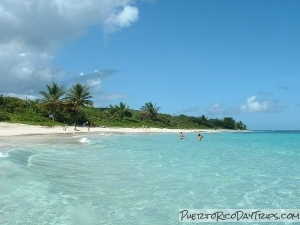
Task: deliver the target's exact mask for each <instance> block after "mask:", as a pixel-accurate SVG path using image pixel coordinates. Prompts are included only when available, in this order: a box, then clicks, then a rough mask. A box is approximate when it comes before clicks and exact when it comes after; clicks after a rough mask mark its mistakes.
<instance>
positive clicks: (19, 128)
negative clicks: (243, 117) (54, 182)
mask: <svg viewBox="0 0 300 225" xmlns="http://www.w3.org/2000/svg"><path fill="white" fill-rule="evenodd" d="M226 131H227V132H228V131H230V130H209V129H196V130H191V129H165V128H149V127H148V128H142V127H139V128H118V127H91V128H90V132H91V133H92V132H109V133H146V132H147V133H179V132H184V133H189V132H214V133H215V132H226ZM73 133H74V126H67V127H66V129H64V128H63V127H62V126H55V127H51V128H50V127H45V126H34V125H26V124H19V123H7V122H0V136H2V137H3V136H16V135H33V134H73ZM75 133H88V127H77V131H75Z"/></svg>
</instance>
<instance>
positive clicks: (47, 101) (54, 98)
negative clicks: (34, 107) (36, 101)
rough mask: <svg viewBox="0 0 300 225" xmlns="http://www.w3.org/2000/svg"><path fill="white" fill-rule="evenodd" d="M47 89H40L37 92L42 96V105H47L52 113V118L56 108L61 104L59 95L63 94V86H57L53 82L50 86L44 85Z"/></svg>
mask: <svg viewBox="0 0 300 225" xmlns="http://www.w3.org/2000/svg"><path fill="white" fill-rule="evenodd" d="M46 87H47V91H40V92H39V93H40V94H41V95H43V96H44V98H43V99H41V103H42V106H47V107H49V109H50V113H51V114H52V119H53V120H54V118H55V113H56V110H57V108H58V107H59V106H60V105H61V103H62V102H61V97H62V96H63V95H64V94H65V91H64V87H59V86H58V85H57V84H56V83H55V82H53V83H52V86H49V85H46Z"/></svg>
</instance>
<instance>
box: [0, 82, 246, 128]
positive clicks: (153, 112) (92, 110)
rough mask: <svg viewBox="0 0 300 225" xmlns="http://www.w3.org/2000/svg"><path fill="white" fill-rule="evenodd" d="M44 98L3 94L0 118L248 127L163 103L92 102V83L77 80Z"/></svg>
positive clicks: (46, 93) (49, 89)
mask: <svg viewBox="0 0 300 225" xmlns="http://www.w3.org/2000/svg"><path fill="white" fill-rule="evenodd" d="M39 93H40V94H41V99H37V100H30V99H25V100H24V99H19V98H16V97H9V96H5V97H4V96H3V95H0V121H6V122H12V123H25V124H33V125H42V126H53V125H63V124H68V125H74V124H75V125H76V126H80V125H82V124H83V123H85V122H86V121H90V123H91V124H92V125H93V126H96V127H99V126H105V127H142V126H147V127H158V128H181V129H234V130H245V129H247V127H246V125H245V124H243V122H241V121H238V122H236V121H235V120H234V119H233V118H232V117H224V118H223V119H217V118H214V119H211V118H207V117H206V116H204V115H202V116H199V117H194V116H186V115H183V114H181V115H173V116H172V115H169V114H162V113H159V110H160V108H161V107H159V106H157V105H156V104H153V103H152V102H147V103H145V104H144V105H143V106H141V108H140V109H139V110H136V109H130V108H129V106H126V104H125V103H123V102H120V103H119V105H109V106H108V107H106V108H99V107H94V106H93V101H92V100H91V99H92V96H91V95H90V92H89V87H86V86H83V85H81V84H78V83H77V84H75V85H73V86H72V87H71V88H70V89H68V90H67V91H65V90H64V87H59V86H58V85H57V84H56V83H52V85H51V86H49V85H46V90H44V91H40V92H39Z"/></svg>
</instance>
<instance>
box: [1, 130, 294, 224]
mask: <svg viewBox="0 0 300 225" xmlns="http://www.w3.org/2000/svg"><path fill="white" fill-rule="evenodd" d="M202 135H203V136H204V139H202V141H198V140H197V133H186V134H185V137H186V138H185V139H184V140H179V138H178V134H103V133H90V134H80V135H78V136H71V135H63V134H62V135H34V136H22V137H0V146H1V150H0V151H1V153H0V179H1V184H0V199H1V201H0V224H1V225H5V224H22V225H24V224H25V225H26V224H30V225H32V224H37V225H40V224H155V225H160V224H164V225H165V224H182V223H180V222H179V221H178V218H179V216H178V210H179V209H218V208H219V209H220V208H221V209H222V208H224V209H229V208H234V209H253V208H263V209H279V208H285V209H291V208H295V209H299V208H300V201H299V199H300V188H299V187H300V174H299V171H300V132H298V131H295V132H291V131H290V132H247V133H216V134H206V133H202Z"/></svg>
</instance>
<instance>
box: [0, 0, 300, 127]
mask: <svg viewBox="0 0 300 225" xmlns="http://www.w3.org/2000/svg"><path fill="white" fill-rule="evenodd" d="M299 12H300V1H298V0H287V1H285V0H281V1H279V0H264V1H260V0H253V1H239V0H228V1H221V0H210V1H208V0H178V1H176V2H173V1H169V0H140V1H138V0H102V1H99V0H22V1H19V0H1V1H0V94H3V95H5V96H7V95H9V96H16V97H20V98H26V96H27V97H28V98H39V97H40V95H39V94H38V92H39V91H41V90H44V89H45V85H46V84H51V83H52V82H53V81H54V82H57V83H58V84H59V85H61V86H64V87H65V89H68V88H69V87H70V86H71V85H73V84H75V83H77V82H79V83H81V84H85V85H88V86H89V87H91V92H92V95H93V96H94V98H93V101H94V102H95V105H96V106H101V107H106V106H108V105H109V104H118V103H119V102H120V101H122V102H124V103H126V105H128V106H130V108H133V109H139V108H140V107H141V106H142V105H144V104H145V103H146V102H149V101H152V102H153V103H157V105H158V106H160V107H161V110H160V112H162V113H167V114H172V115H173V114H176V115H179V114H185V115H190V116H201V115H205V116H207V117H209V118H223V117H225V116H226V117H227V116H230V117H233V118H234V119H235V120H238V121H239V120H241V121H243V122H244V123H245V124H246V125H247V126H248V128H249V129H300V13H299Z"/></svg>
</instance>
